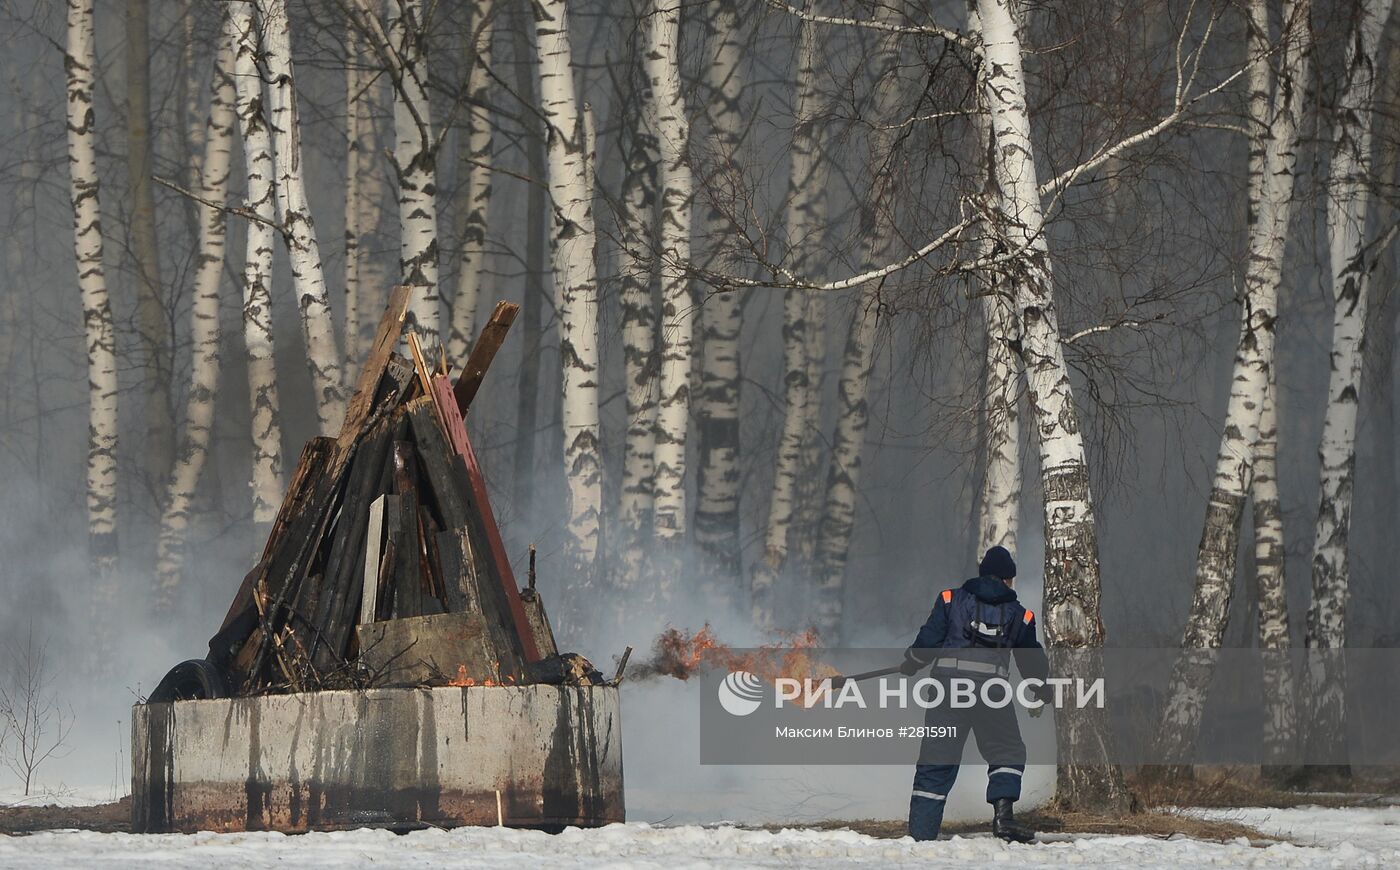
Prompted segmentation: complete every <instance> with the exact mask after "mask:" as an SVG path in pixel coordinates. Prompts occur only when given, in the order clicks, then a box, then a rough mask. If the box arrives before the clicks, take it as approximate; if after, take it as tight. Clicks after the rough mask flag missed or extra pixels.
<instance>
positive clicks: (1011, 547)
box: [968, 9, 1021, 558]
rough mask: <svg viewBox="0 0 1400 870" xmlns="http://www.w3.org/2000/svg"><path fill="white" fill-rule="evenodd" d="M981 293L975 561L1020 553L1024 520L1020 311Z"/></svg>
mask: <svg viewBox="0 0 1400 870" xmlns="http://www.w3.org/2000/svg"><path fill="white" fill-rule="evenodd" d="M968 29H969V30H972V31H974V32H977V31H980V30H981V23H980V18H979V17H978V15H977V11H976V9H972V10H970V11H969V28H968ZM978 83H979V87H983V88H985V87H986V84H987V82H986V78H985V75H980V76H979V77H978ZM976 125H977V147H978V154H980V155H987V154H990V151H989V146H990V144H991V138H992V130H991V118H990V116H989V115H987V114H979V115H978V116H977V121H976ZM985 172H986V174H985V176H984V179H985V180H984V191H985V195H986V196H987V197H989V198H990V199H991V200H992V201H993V203H994V207H996V208H998V209H1000V208H1001V207H1002V206H1003V203H1002V202H1001V197H1000V192H999V190H1000V188H999V184H998V179H997V177H996V168H995V167H994V166H990V165H989V166H987V167H985ZM994 240H995V234H994V232H987V233H984V234H983V237H982V239H980V240H979V241H980V245H979V249H980V253H981V254H982V255H984V256H985V255H990V254H991V253H992V252H993V250H994V249H995V247H996V246H995V242H994ZM977 277H978V283H979V285H980V292H981V293H982V321H983V324H984V327H985V329H986V343H987V344H986V351H985V353H984V354H983V393H982V431H983V438H984V439H985V442H984V444H983V445H982V447H983V457H984V458H983V472H982V492H981V497H980V498H979V501H978V516H977V531H978V534H977V539H978V540H977V553H975V554H974V557H975V558H980V556H981V554H982V553H984V552H986V551H987V550H988V549H989V548H991V547H1005V548H1006V549H1007V550H1008V551H1010V552H1012V553H1015V552H1016V532H1017V529H1018V527H1019V525H1020V518H1021V419H1020V408H1019V407H1018V393H1019V387H1020V374H1021V371H1020V364H1019V363H1020V361H1019V360H1018V359H1017V358H1016V354H1015V352H1014V350H1013V347H1014V345H1015V343H1016V342H1017V341H1018V340H1019V337H1018V336H1017V334H1016V312H1015V310H1014V299H1012V298H1010V297H1011V296H1012V295H1013V289H1012V288H1011V287H1010V286H1009V285H1008V284H1007V282H1006V281H1005V279H1004V278H1003V276H1001V275H998V274H994V273H988V274H983V275H979V276H977Z"/></svg>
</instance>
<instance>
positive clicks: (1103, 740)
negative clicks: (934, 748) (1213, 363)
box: [976, 0, 1128, 812]
mask: <svg viewBox="0 0 1400 870" xmlns="http://www.w3.org/2000/svg"><path fill="white" fill-rule="evenodd" d="M976 10H977V27H978V29H979V31H980V37H981V51H982V57H981V63H982V67H981V75H980V79H981V86H980V88H979V90H980V96H981V101H982V105H983V107H984V108H985V110H986V111H987V113H988V116H989V120H990V125H991V137H992V147H991V148H990V149H988V154H989V155H990V156H992V157H994V158H995V159H994V160H993V166H992V172H993V174H994V177H995V179H996V184H997V188H998V191H999V194H1000V195H999V206H998V214H997V216H996V220H995V223H994V231H995V232H996V233H997V234H998V235H999V236H1000V237H1002V238H1003V239H1005V240H1006V243H1007V244H1006V249H1007V250H1009V251H1014V252H1016V256H1015V259H1014V260H1013V261H1012V263H1010V264H1009V266H1010V272H1009V274H1008V280H1010V281H1012V282H1013V284H1014V288H1015V313H1016V318H1017V321H1018V323H1017V326H1016V328H1017V330H1018V331H1019V334H1020V336H1021V360H1022V364H1023V366H1024V369H1025V373H1026V386H1027V397H1028V399H1029V402H1030V410H1031V414H1032V415H1033V417H1034V420H1035V428H1036V432H1037V433H1038V435H1039V439H1038V448H1039V459H1040V485H1041V489H1042V492H1043V495H1044V525H1045V570H1044V590H1045V591H1044V602H1045V603H1044V610H1045V637H1046V640H1047V641H1048V645H1049V646H1050V647H1051V648H1053V649H1067V650H1093V649H1096V648H1098V647H1102V646H1103V641H1104V630H1103V620H1102V617H1101V602H1100V599H1101V595H1102V583H1101V578H1100V573H1099V553H1098V539H1097V535H1096V529H1095V520H1094V504H1093V495H1092V492H1091V490H1090V486H1089V467H1088V463H1087V462H1086V461H1085V454H1084V439H1083V435H1082V434H1081V429H1080V424H1079V414H1078V411H1077V409H1076V408H1075V405H1074V391H1073V388H1072V386H1071V384H1070V378H1069V369H1068V367H1067V366H1066V365H1065V357H1064V347H1063V344H1062V342H1061V339H1060V332H1059V324H1058V316H1057V313H1056V309H1055V300H1054V296H1053V293H1052V287H1053V285H1052V283H1051V272H1050V251H1049V245H1048V243H1047V241H1046V237H1045V233H1044V231H1043V229H1044V221H1045V218H1044V214H1043V212H1042V209H1041V204H1040V186H1039V184H1038V182H1037V176H1036V167H1035V151H1034V148H1033V146H1032V143H1031V138H1030V117H1029V113H1028V111H1027V107H1026V94H1027V91H1026V79H1025V73H1024V71H1023V68H1022V63H1021V40H1020V33H1019V31H1018V26H1017V23H1016V20H1015V18H1014V16H1013V14H1012V9H1011V0H977V7H976ZM1056 724H1057V725H1058V727H1059V731H1058V736H1059V739H1060V741H1061V746H1071V747H1074V748H1075V756H1076V757H1075V760H1074V762H1072V763H1066V764H1061V765H1060V766H1059V767H1058V788H1057V790H1056V794H1057V798H1058V799H1059V800H1062V801H1064V802H1065V803H1066V804H1067V805H1070V806H1076V807H1082V808H1093V809H1097V810H1099V811H1108V812H1124V811H1126V809H1127V804H1128V793H1127V789H1126V787H1125V786H1124V784H1123V777H1122V771H1121V770H1120V769H1119V768H1117V767H1116V766H1113V765H1110V764H1109V762H1108V748H1107V747H1108V744H1109V737H1108V729H1107V724H1106V723H1105V722H1104V721H1103V718H1102V717H1101V716H1099V715H1097V714H1096V713H1095V712H1093V711H1089V710H1065V711H1061V714H1060V715H1059V716H1058V717H1057V723H1056Z"/></svg>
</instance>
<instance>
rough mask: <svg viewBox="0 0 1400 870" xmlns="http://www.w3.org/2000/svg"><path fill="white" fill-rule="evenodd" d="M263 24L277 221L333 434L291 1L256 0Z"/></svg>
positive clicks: (332, 371)
mask: <svg viewBox="0 0 1400 870" xmlns="http://www.w3.org/2000/svg"><path fill="white" fill-rule="evenodd" d="M256 2H257V9H258V20H259V23H260V25H261V36H262V42H261V46H260V48H261V54H260V55H259V57H260V58H261V59H262V62H263V65H264V68H265V70H266V81H267V97H268V99H267V107H268V113H267V120H268V126H269V128H270V130H271V134H272V147H273V155H274V158H275V161H276V178H275V182H274V184H273V190H274V191H275V194H276V198H277V220H278V223H279V224H280V225H281V229H282V239H283V241H284V242H285V243H286V245H287V253H288V254H289V256H290V259H291V263H292V284H293V285H294V287H295V288H296V294H297V306H298V308H299V309H300V311H301V328H302V334H303V337H304V338H305V340H306V358H307V361H308V363H309V364H310V366H311V381H312V384H313V386H314V387H315V389H316V416H317V418H318V420H319V422H320V431H321V434H322V435H334V434H335V432H336V427H337V426H339V425H340V422H341V420H342V419H343V418H344V417H345V387H344V383H343V381H344V378H343V377H342V373H341V363H340V360H341V357H340V352H339V351H338V350H336V341H335V322H334V320H333V319H332V315H331V308H330V301H329V298H328V297H327V295H326V276H325V272H324V270H323V269H322V267H321V246H320V243H319V242H318V241H317V240H316V224H315V222H314V221H313V220H312V217H311V205H310V203H309V202H308V201H307V199H306V181H305V179H304V178H303V176H302V162H301V160H302V151H301V121H300V119H299V117H298V114H297V104H296V88H295V83H294V80H293V77H292V35H291V21H290V19H289V18H288V16H287V0H256Z"/></svg>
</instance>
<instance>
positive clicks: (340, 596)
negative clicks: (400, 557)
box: [299, 418, 396, 670]
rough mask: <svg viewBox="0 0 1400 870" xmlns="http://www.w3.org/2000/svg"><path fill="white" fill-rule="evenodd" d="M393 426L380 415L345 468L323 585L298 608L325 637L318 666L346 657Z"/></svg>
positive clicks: (318, 652) (316, 660)
mask: <svg viewBox="0 0 1400 870" xmlns="http://www.w3.org/2000/svg"><path fill="white" fill-rule="evenodd" d="M395 427H396V421H395V420H394V419H393V418H388V419H382V420H380V421H379V422H377V423H375V424H374V425H373V426H372V427H371V428H370V429H369V431H368V432H367V433H365V435H364V437H362V438H361V439H360V441H359V444H358V445H357V446H356V451H355V459H354V460H353V462H352V463H351V464H350V467H349V469H348V470H347V472H346V484H345V495H344V497H343V498H342V499H341V507H340V516H339V519H338V520H337V522H336V524H335V527H334V532H333V533H332V536H331V537H332V540H331V545H330V551H329V553H328V555H327V557H326V567H325V572H324V580H323V583H322V589H320V590H318V591H319V596H317V597H316V598H315V599H313V598H312V597H311V596H308V597H307V598H306V599H305V600H304V603H303V605H302V606H301V608H299V609H300V612H301V613H303V614H306V615H308V616H311V618H312V621H313V627H314V629H315V631H316V633H317V636H318V637H319V638H320V639H321V640H322V641H323V643H318V644H317V645H316V652H315V655H314V656H313V657H312V661H313V663H314V664H315V666H316V668H317V669H319V670H327V669H330V668H333V667H335V666H336V665H337V664H338V663H339V662H340V661H341V660H343V658H344V656H345V642H346V640H348V639H349V636H350V634H351V633H352V632H351V626H352V625H353V624H354V613H355V611H356V609H357V608H358V607H359V603H360V583H359V581H360V578H361V577H362V576H363V572H362V571H361V570H360V569H361V566H362V565H363V564H364V557H363V555H362V551H363V549H364V539H365V533H366V530H367V528H368V524H369V509H370V505H371V504H372V503H373V502H374V500H375V499H376V498H377V497H378V496H379V494H380V492H381V489H380V486H379V484H380V480H381V477H382V472H383V468H384V461H385V458H386V456H387V455H388V450H389V445H390V443H392V440H393V435H394V429H395ZM313 603H314V606H313Z"/></svg>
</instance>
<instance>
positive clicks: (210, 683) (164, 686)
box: [146, 659, 228, 704]
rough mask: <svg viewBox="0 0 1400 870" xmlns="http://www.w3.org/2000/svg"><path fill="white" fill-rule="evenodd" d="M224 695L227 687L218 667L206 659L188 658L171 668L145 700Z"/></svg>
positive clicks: (166, 700) (208, 697) (190, 699)
mask: <svg viewBox="0 0 1400 870" xmlns="http://www.w3.org/2000/svg"><path fill="white" fill-rule="evenodd" d="M226 697H228V687H227V686H226V685H225V684H224V678H223V675H222V674H220V673H219V671H218V669H217V668H215V667H214V666H213V665H211V664H210V663H209V662H208V661H207V660H206V659H190V660H189V661H184V662H180V663H179V664H178V665H176V666H175V667H173V668H171V669H170V672H169V673H168V674H166V675H165V679H163V680H161V681H160V685H158V686H156V688H155V691H153V692H151V696H150V697H149V698H147V699H146V702H147V703H150V704H164V703H167V702H170V701H193V700H208V699H211V698H226Z"/></svg>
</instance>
